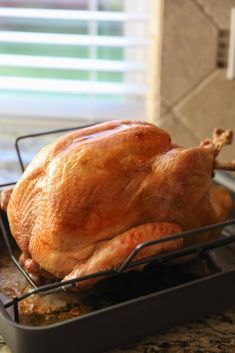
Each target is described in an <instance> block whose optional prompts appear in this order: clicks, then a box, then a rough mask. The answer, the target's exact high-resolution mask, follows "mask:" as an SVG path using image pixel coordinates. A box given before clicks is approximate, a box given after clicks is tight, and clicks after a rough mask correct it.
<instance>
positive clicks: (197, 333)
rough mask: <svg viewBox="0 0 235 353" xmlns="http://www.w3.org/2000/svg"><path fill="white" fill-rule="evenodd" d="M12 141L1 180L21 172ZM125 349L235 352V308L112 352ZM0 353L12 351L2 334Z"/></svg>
mask: <svg viewBox="0 0 235 353" xmlns="http://www.w3.org/2000/svg"><path fill="white" fill-rule="evenodd" d="M27 132H28V131H27ZM11 133H12V131H11ZM12 137H13V134H12ZM12 142H13V139H9V138H8V137H7V136H6V135H4V136H3V135H1V133H0V180H1V182H7V181H12V180H15V179H17V177H18V176H19V175H20V171H19V168H17V170H16V168H15V161H16V158H15V154H14V150H13V148H12ZM121 352H122V353H134V352H137V353H138V352H139V353H155V352H156V353H181V352H182V353H235V308H234V309H233V310H229V311H226V312H224V313H223V314H221V315H214V316H210V317H207V318H202V319H200V320H198V321H196V322H193V323H187V324H185V325H183V326H178V327H174V328H172V329H169V330H167V331H164V332H160V333H156V335H155V336H152V337H149V338H146V339H143V340H140V341H138V342H133V343H131V344H128V345H126V346H124V347H121V348H117V349H114V350H112V351H110V352H109V353H121ZM0 353H10V350H9V349H8V348H7V346H6V345H5V343H4V340H3V339H2V338H1V337H0ZM45 353H47V352H45ZM48 353H49V352H48ZM53 353H54V352H53ZM94 353H95V352H94Z"/></svg>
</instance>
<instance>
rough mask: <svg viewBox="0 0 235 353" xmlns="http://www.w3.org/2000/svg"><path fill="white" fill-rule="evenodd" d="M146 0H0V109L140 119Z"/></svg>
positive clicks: (24, 113)
mask: <svg viewBox="0 0 235 353" xmlns="http://www.w3.org/2000/svg"><path fill="white" fill-rule="evenodd" d="M147 3H148V2H146V1H145V0H136V1H133V0H115V1H114V0H43V1H42V0H41V1H39V0H34V1H33V0H31V1H23V0H15V1H14V0H9V1H6V0H2V1H1V0H0V114H1V115H5V116H6V117H7V116H9V117H10V116H16V117H17V116H24V117H25V116H28V117H32V118H37V117H39V118H42V117H45V118H53V117H57V118H59V117H62V118H79V119H85V120H87V119H90V120H103V119H113V118H137V119H138V118H141V119H144V118H145V116H144V114H145V113H144V103H145V96H146V69H147V47H148V39H147V38H148V36H147V28H148V12H149V11H148V4H147Z"/></svg>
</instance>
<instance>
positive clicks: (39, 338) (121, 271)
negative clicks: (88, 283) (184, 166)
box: [0, 129, 235, 353]
mask: <svg viewBox="0 0 235 353" xmlns="http://www.w3.org/2000/svg"><path fill="white" fill-rule="evenodd" d="M64 131H65V130H63V131H60V132H64ZM66 131H67V129H66ZM56 132H58V131H56ZM51 133H55V131H54V132H48V133H46V134H47V135H49V134H51ZM44 135H45V134H44V133H40V134H34V135H33V136H32V135H30V136H29V135H28V136H26V138H28V137H30V138H32V137H41V136H44ZM24 138H25V137H24ZM22 139H23V138H19V139H18V140H17V141H16V150H17V153H18V157H19V162H20V165H21V168H22V170H24V167H25V166H24V163H23V159H22V155H21V153H20V148H19V143H20V141H21V140H22ZM217 181H218V182H219V183H221V184H224V185H225V186H227V187H228V188H229V189H230V191H231V194H232V196H233V199H234V202H235V186H234V185H235V183H234V181H233V178H232V177H231V176H229V175H227V174H223V173H220V174H218V176H217ZM13 184H14V183H13ZM5 186H6V185H5ZM2 187H4V186H2ZM0 221H1V231H2V235H3V237H4V240H5V241H4V242H3V241H2V240H1V248H2V253H1V256H2V257H1V258H2V259H3V258H4V259H5V258H6V260H4V261H1V264H0V266H1V267H0V270H1V268H2V269H3V270H4V266H6V267H7V266H11V264H13V265H12V266H15V267H9V268H10V272H9V277H11V276H13V277H12V278H13V282H14V284H12V286H6V288H7V287H10V288H7V289H6V290H4V289H3V287H4V286H3V287H2V286H1V283H0V288H1V293H0V333H1V335H2V336H3V338H4V339H5V341H6V343H7V345H8V346H9V347H10V349H11V351H12V353H32V352H33V353H43V352H44V353H45V352H48V353H49V352H57V353H64V352H67V353H74V352H78V353H79V352H81V353H90V352H92V353H96V352H97V353H98V352H104V351H106V350H108V349H111V348H112V347H115V346H118V345H123V344H125V343H128V342H129V341H131V340H135V339H137V338H138V339H139V338H141V337H144V336H146V335H150V334H153V333H156V332H157V330H160V329H166V328H168V327H171V326H173V325H176V324H182V323H183V322H185V321H190V320H195V319H197V318H199V317H200V316H203V315H208V314H212V313H218V312H221V311H222V310H224V309H227V308H228V307H231V306H234V304H235V300H234V298H235V246H234V242H235V210H234V211H233V214H232V215H231V218H230V219H229V220H228V221H226V222H224V223H221V224H216V225H212V226H208V227H203V228H198V229H194V230H193V231H190V232H184V233H181V234H178V235H175V236H173V237H168V240H170V239H172V238H175V237H186V236H187V237H188V236H192V237H193V236H194V235H195V234H198V233H201V232H202V231H206V230H208V229H210V230H213V229H214V231H215V232H217V230H218V229H221V230H222V235H221V236H220V237H219V238H216V239H215V240H213V241H210V242H208V243H204V244H200V245H197V246H191V247H188V248H186V249H181V250H178V251H175V252H172V253H168V254H163V255H158V256H155V257H152V258H151V259H145V260H142V261H139V262H135V263H133V259H134V257H135V256H136V254H137V253H138V252H139V251H141V249H142V248H143V247H146V246H152V245H155V244H156V243H157V241H155V242H148V243H144V244H142V245H141V246H139V247H137V248H136V249H135V250H134V251H133V252H132V253H131V254H130V256H129V257H128V258H127V259H126V261H125V262H124V263H123V264H121V266H120V267H119V268H117V269H114V270H112V271H106V272H102V273H96V274H94V275H91V276H89V277H97V276H102V277H104V279H103V280H102V281H101V282H100V283H99V284H97V285H96V286H95V287H94V288H92V289H90V290H88V291H84V292H82V293H81V294H73V293H70V292H68V291H67V287H69V286H72V285H73V284H74V282H75V281H76V280H72V281H68V283H64V285H63V286H62V284H61V283H58V282H54V283H51V284H45V285H44V286H43V287H37V286H36V285H35V284H34V282H33V281H32V280H31V279H30V278H27V274H26V273H24V270H23V269H22V268H21V267H20V265H19V264H18V262H17V248H16V246H15V244H14V241H13V240H12V239H11V237H10V234H9V228H8V222H7V217H6V215H5V214H4V212H2V211H1V213H0ZM3 237H1V238H3ZM165 241H167V240H165ZM158 242H159V241H158ZM188 255H190V256H191V255H195V256H196V258H194V260H193V261H191V262H190V263H187V264H185V263H184V261H180V260H181V259H184V258H185V257H186V256H188ZM176 260H177V261H176ZM137 265H138V266H140V265H141V266H142V271H138V270H137V269H136V266H137ZM143 265H145V267H144V268H143ZM131 267H132V271H127V270H128V269H129V268H131ZM0 273H1V272H0ZM2 273H4V272H2ZM24 276H26V281H29V282H30V283H28V282H27V290H24V291H23V292H20V293H18V294H15V293H16V292H17V291H16V292H14V291H13V289H12V288H13V287H14V285H16V286H17V285H18V282H19V283H20V282H21V281H22V279H23V280H25V279H24ZM86 278H87V277H86ZM86 278H84V279H86ZM80 280H82V279H80ZM0 282H1V278H0ZM23 286H25V284H24V285H23ZM9 293H10V294H9ZM12 293H13V294H12ZM58 295H59V296H60V295H61V296H62V297H63V296H65V298H64V297H63V299H62V300H64V302H66V301H67V300H68V298H72V300H71V301H70V299H69V301H68V303H67V304H68V305H67V306H63V310H62V311H63V315H64V316H63V315H61V312H59V310H57V309H56V308H55V307H54V309H53V310H52V311H51V312H50V310H49V309H48V310H47V311H46V312H44V313H43V314H42V315H41V316H42V317H44V316H45V317H47V318H48V316H49V319H48V320H45V322H44V321H43V320H41V316H40V315H39V316H40V317H39V316H37V317H36V319H35V315H34V309H33V310H32V313H31V314H32V315H26V314H25V313H24V311H23V309H22V308H24V302H25V301H26V302H27V300H30V305H31V306H32V305H33V308H36V304H35V303H36V302H35V301H38V300H39V301H40V300H42V302H43V301H49V302H50V305H49V307H51V306H52V307H53V305H54V304H53V300H54V299H53V298H55V300H57V299H58V298H57V296H58ZM48 298H49V299H48ZM60 300H61V298H60ZM77 301H79V304H78V303H77ZM71 303H72V304H71ZM30 305H29V307H30ZM71 307H72V310H71ZM84 307H85V309H84ZM74 309H76V310H75V313H74ZM67 313H69V315H67ZM43 315H44V316H43ZM31 316H32V317H31ZM57 319H58V320H57Z"/></svg>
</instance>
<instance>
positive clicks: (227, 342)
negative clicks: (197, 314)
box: [0, 309, 235, 353]
mask: <svg viewBox="0 0 235 353" xmlns="http://www.w3.org/2000/svg"><path fill="white" fill-rule="evenodd" d="M155 352H156V353H234V352H235V309H234V310H229V311H226V312H224V313H223V314H221V315H214V316H210V317H208V318H202V319H200V320H198V321H197V322H194V323H188V324H185V325H184V326H178V327H175V328H172V329H169V330H167V331H164V332H161V333H158V334H156V336H152V337H149V338H146V339H143V340H140V341H138V342H134V343H131V344H129V345H126V346H124V347H121V348H117V349H114V350H112V351H109V352H107V353H155ZM0 353H10V350H9V349H8V348H7V346H6V345H5V344H4V341H3V340H2V339H1V340H0ZM45 353H47V352H45ZM48 353H49V352H48ZM53 353H54V352H53ZM94 353H95V352H94Z"/></svg>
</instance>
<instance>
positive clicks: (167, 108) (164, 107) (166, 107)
mask: <svg viewBox="0 0 235 353" xmlns="http://www.w3.org/2000/svg"><path fill="white" fill-rule="evenodd" d="M169 112H170V105H169V104H168V103H167V102H166V100H165V99H164V98H163V97H161V101H160V116H161V117H162V116H164V115H166V114H167V113H169Z"/></svg>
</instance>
